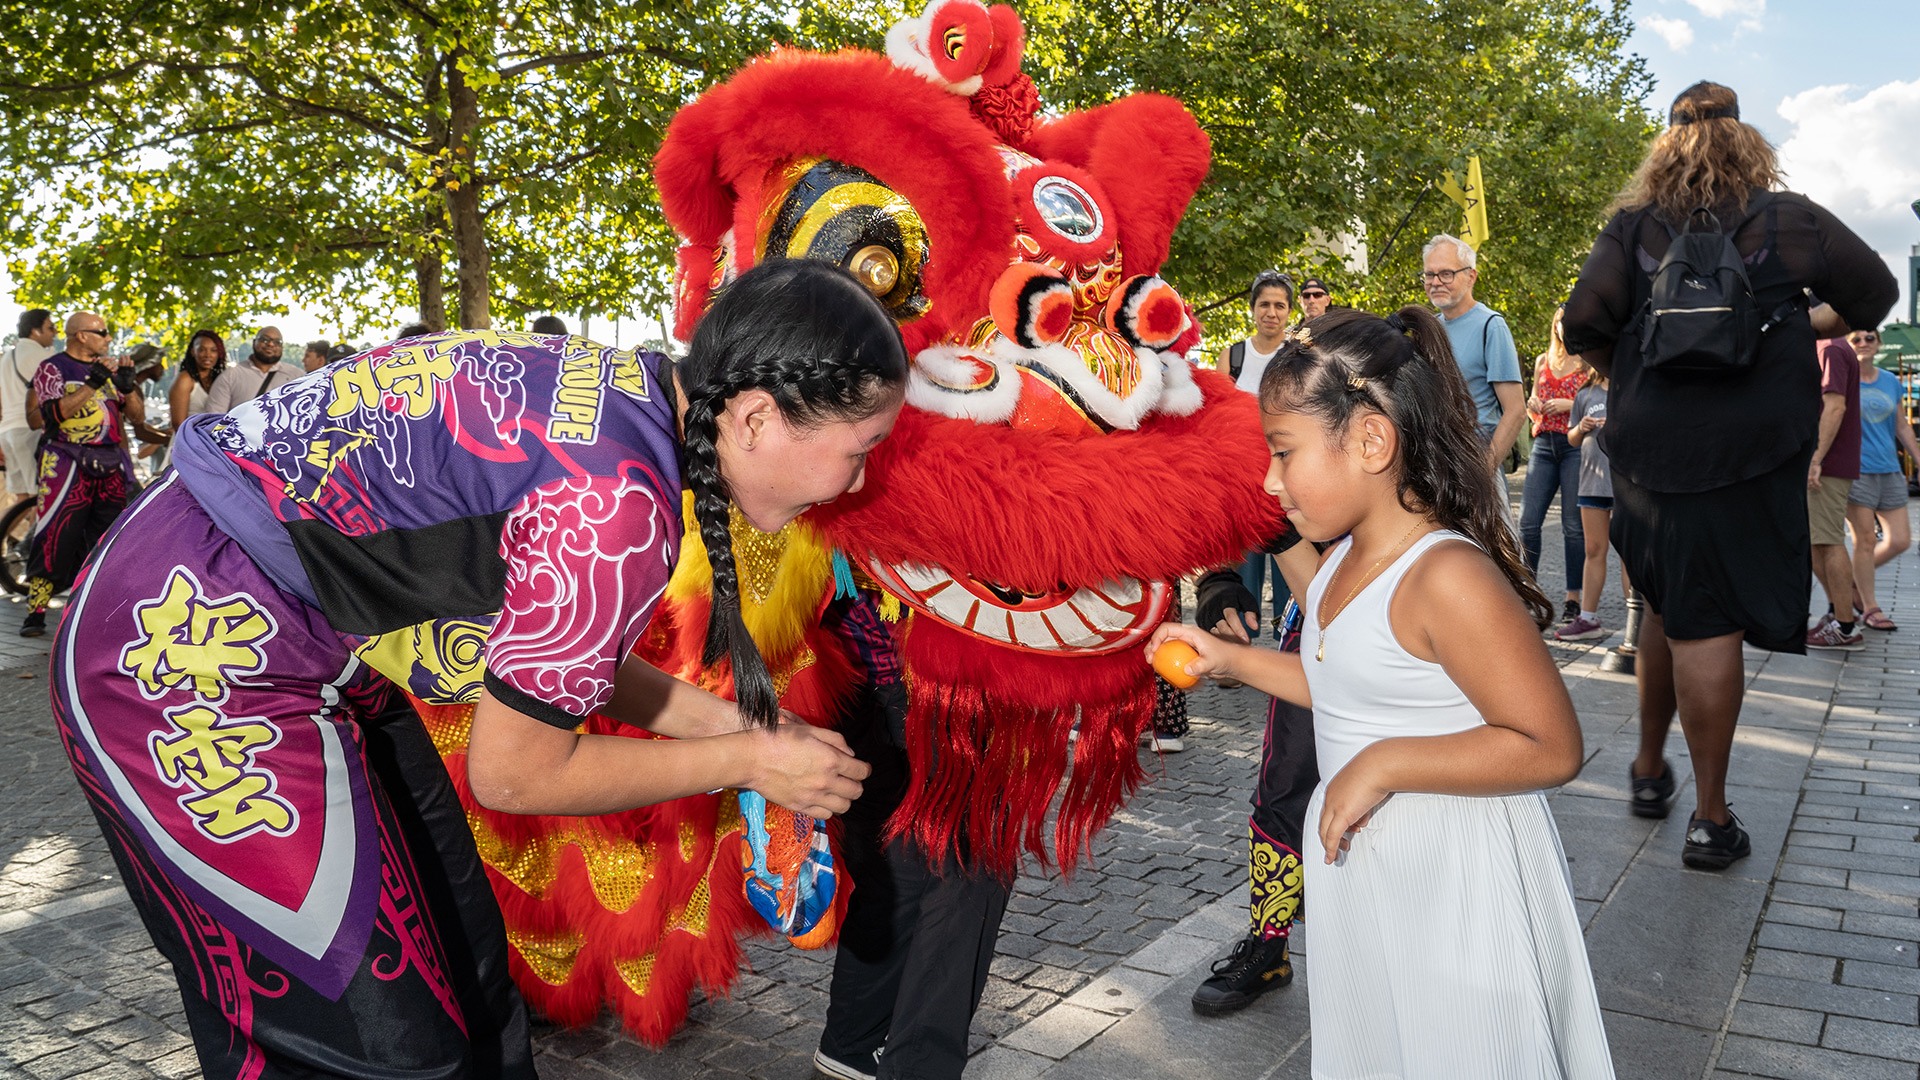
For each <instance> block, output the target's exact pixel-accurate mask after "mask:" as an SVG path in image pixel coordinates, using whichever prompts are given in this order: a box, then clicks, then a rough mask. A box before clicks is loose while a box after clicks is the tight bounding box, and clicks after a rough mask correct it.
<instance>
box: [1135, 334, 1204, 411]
mask: <svg viewBox="0 0 1920 1080" xmlns="http://www.w3.org/2000/svg"><path fill="white" fill-rule="evenodd" d="M1135 351H1136V352H1138V353H1139V354H1140V365H1141V366H1142V367H1145V366H1147V365H1149V364H1160V365H1163V366H1164V367H1165V368H1166V375H1167V380H1166V389H1165V390H1163V391H1162V392H1161V394H1160V409H1159V411H1160V412H1163V413H1166V414H1167V415H1168V416H1192V415H1193V414H1194V413H1196V412H1198V411H1199V409H1200V406H1201V405H1202V404H1204V403H1205V401H1206V396H1205V395H1203V394H1202V393H1201V392H1200V387H1199V386H1198V385H1197V384H1196V383H1194V381H1193V363H1192V362H1191V361H1189V360H1188V359H1187V358H1186V357H1184V356H1181V355H1180V354H1178V353H1171V352H1154V351H1153V350H1152V349H1136V350H1135Z"/></svg>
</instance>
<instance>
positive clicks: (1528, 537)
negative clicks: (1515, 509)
mask: <svg viewBox="0 0 1920 1080" xmlns="http://www.w3.org/2000/svg"><path fill="white" fill-rule="evenodd" d="M1585 385H1587V369H1586V365H1584V364H1582V363H1581V362H1580V360H1579V358H1578V357H1575V356H1573V355H1572V354H1570V353H1568V352H1567V343H1566V342H1565V341H1564V340H1562V339H1561V337H1560V312H1559V310H1557V309H1556V310H1555V311H1554V313H1553V331H1552V340H1551V341H1550V342H1549V343H1548V345H1547V351H1546V352H1543V353H1541V354H1540V355H1539V356H1537V357H1535V358H1534V361H1533V394H1532V396H1530V397H1528V398H1527V415H1529V416H1531V417H1533V456H1532V457H1531V458H1528V459H1527V486H1526V489H1525V492H1524V493H1523V494H1522V496H1521V499H1520V543H1521V546H1522V547H1523V548H1525V549H1526V553H1527V569H1529V570H1532V571H1533V572H1534V573H1535V574H1536V575H1537V574H1538V573H1539V572H1540V526H1541V525H1542V524H1543V523H1544V522H1545V521H1546V520H1547V508H1548V507H1550V506H1552V505H1553V496H1554V493H1556V492H1558V493H1559V495H1560V542H1561V546H1562V547H1563V548H1564V549H1565V555H1566V567H1567V595H1566V603H1565V611H1564V612H1563V613H1562V617H1561V620H1560V621H1561V622H1570V621H1572V619H1573V618H1574V616H1576V615H1578V614H1579V613H1580V570H1581V566H1582V565H1583V562H1584V560H1585V558H1586V535H1585V533H1584V532H1582V531H1581V528H1580V510H1579V509H1578V507H1577V506H1576V503H1577V502H1578V497H1579V495H1580V451H1579V450H1578V449H1577V448H1575V447H1573V446H1569V445H1568V444H1567V417H1568V415H1569V414H1570V413H1572V412H1573V395H1575V394H1577V393H1579V392H1580V388H1581V387H1583V386H1585Z"/></svg>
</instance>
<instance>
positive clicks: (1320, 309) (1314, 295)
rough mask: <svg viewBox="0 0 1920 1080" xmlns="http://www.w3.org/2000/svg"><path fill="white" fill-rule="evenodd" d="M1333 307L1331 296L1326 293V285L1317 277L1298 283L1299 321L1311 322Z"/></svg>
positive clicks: (1329, 293)
mask: <svg viewBox="0 0 1920 1080" xmlns="http://www.w3.org/2000/svg"><path fill="white" fill-rule="evenodd" d="M1332 306H1333V294H1332V293H1331V292H1329V291H1327V283H1326V282H1325V281H1322V280H1321V279H1319V278H1317V277H1310V278H1308V279H1307V280H1305V281H1303V282H1301V283H1300V321H1301V322H1312V321H1313V320H1315V319H1317V318H1319V317H1320V316H1322V315H1325V314H1326V313H1327V309H1328V308H1330V307H1332Z"/></svg>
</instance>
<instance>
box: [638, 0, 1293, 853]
mask: <svg viewBox="0 0 1920 1080" xmlns="http://www.w3.org/2000/svg"><path fill="white" fill-rule="evenodd" d="M969 5H971V7H969ZM973 8H978V5H977V4H973V0H935V2H934V3H933V4H931V5H930V6H929V8H928V9H927V12H926V13H925V14H924V15H923V16H922V17H921V18H920V19H919V20H908V21H907V22H906V23H903V24H902V25H901V26H899V27H896V28H895V32H894V34H893V35H890V37H889V46H888V48H889V56H880V55H876V54H872V53H865V52H858V51H847V52H841V53H838V54H834V55H819V54H809V53H803V52H797V51H782V52H778V53H775V54H774V55H772V56H769V57H767V58H765V59H762V60H759V61H755V62H754V63H752V64H750V65H748V66H747V67H746V68H745V69H743V70H742V71H740V72H739V73H738V74H737V75H735V76H734V77H733V78H732V79H731V80H729V81H728V82H726V83H724V84H722V85H720V86H717V87H714V88H713V89H712V90H710V91H708V92H707V93H706V94H705V95H703V96H702V97H701V98H700V99H699V100H698V101H696V102H694V103H693V104H692V105H690V106H688V107H687V108H685V109H683V110H682V111H681V113H680V114H679V116H677V117H676V118H675V119H674V121H673V123H672V125H671V126H670V127H669V129H668V134H667V138H666V141H665V142H664V144H663V145H662V147H661V150H660V153H659V156H658V158H657V159H656V162H655V179H656V182H657V183H658V185H659V187H660V191H661V197H662V204H663V206H664V207H665V209H666V213H667V217H668V219H669V220H670V221H671V222H672V224H673V225H674V227H675V228H677V229H678V230H680V232H681V233H682V234H683V237H684V239H685V246H684V247H683V249H682V252H681V258H680V261H679V271H678V274H677V280H676V332H677V333H679V334H680V336H681V337H683V338H686V337H689V336H690V334H691V330H692V327H693V324H694V323H695V322H696V321H697V319H698V318H699V315H700V313H701V311H702V310H704V308H705V306H706V304H707V303H708V301H709V299H710V297H711V294H712V292H713V290H714V289H715V288H716V287H720V286H722V285H724V283H725V281H727V280H728V279H730V278H731V277H732V276H733V275H734V274H737V273H738V272H740V271H742V270H744V269H746V268H747V267H749V266H751V265H753V264H754V263H755V262H756V261H758V260H760V259H762V258H770V257H813V258H828V259H834V260H838V261H841V262H843V264H845V265H848V266H849V268H850V269H854V270H856V272H857V273H858V272H861V270H862V266H861V265H859V264H860V260H862V259H863V258H866V257H868V256H872V259H871V263H870V266H871V268H873V269H874V279H873V280H874V282H875V283H874V284H872V285H871V287H873V288H875V291H876V293H877V294H879V295H881V298H882V300H883V302H886V303H887V304H888V305H889V307H890V308H892V309H893V310H895V312H896V317H898V318H899V319H900V320H901V332H902V335H903V337H904V339H905V341H906V344H907V347H908V351H909V353H910V355H912V356H913V358H914V377H913V383H912V385H911V387H910V389H909V395H908V401H909V407H908V408H907V409H906V410H905V412H904V413H903V414H902V416H901V419H900V422H899V424H898V426H897V427H896V429H895V431H894V434H893V436H892V437H891V438H890V439H889V440H888V441H887V442H886V443H884V444H882V445H881V446H880V447H879V448H877V449H876V450H875V452H874V453H873V455H872V456H871V458H870V459H869V466H868V474H867V477H868V479H867V485H866V488H865V489H864V490H863V491H861V492H860V493H858V494H857V495H854V496H848V497H845V498H843V499H841V500H840V501H839V502H836V503H834V504H831V505H829V506H826V507H822V508H820V509H818V510H816V511H814V514H813V517H814V520H815V522H816V524H818V525H819V526H821V527H822V528H823V529H824V531H825V532H826V533H827V534H828V535H829V536H830V537H831V539H832V540H833V541H834V543H835V544H836V545H838V546H839V547H840V548H841V549H842V550H843V551H844V552H846V553H847V555H848V556H849V558H850V559H851V560H852V561H853V562H854V564H855V565H856V566H860V567H862V568H863V569H865V570H867V571H868V572H869V573H871V574H872V576H873V577H874V578H875V579H876V580H877V581H879V582H880V584H881V585H882V586H883V587H885V588H887V589H888V590H889V591H892V592H894V593H895V594H896V595H900V596H902V598H903V599H905V600H906V601H907V602H908V603H909V604H910V605H911V606H913V607H914V609H915V614H914V615H913V616H912V618H911V619H910V621H909V624H908V627H907V630H906V634H905V648H904V651H905V655H906V658H907V662H908V670H909V674H910V681H911V685H912V713H911V716H910V733H909V743H910V745H909V754H910V758H911V760H912V762H913V765H914V769H915V776H914V785H913V788H912V790H911V793H910V794H909V796H908V800H907V803H906V804H905V805H904V806H903V808H902V811H901V813H900V814H899V815H898V816H897V817H896V828H898V829H899V830H900V831H910V832H911V833H912V834H913V835H914V836H915V838H916V839H917V840H919V841H920V842H921V843H922V845H923V846H924V847H926V848H927V849H928V850H929V852H931V853H933V854H935V855H938V854H941V853H945V852H948V851H955V852H958V853H960V854H962V855H963V856H964V857H966V858H968V859H970V860H972V861H975V862H977V863H979V864H981V865H984V866H986V867H987V868H989V869H991V870H993V871H994V872H996V873H999V874H1002V875H1004V876H1011V874H1012V873H1013V872H1014V869H1015V867H1016V866H1017V862H1018V859H1019V856H1020V853H1021V851H1022V850H1024V851H1026V852H1029V853H1031V854H1033V855H1035V856H1036V857H1038V858H1040V859H1041V860H1042V861H1045V860H1046V859H1047V857H1048V856H1047V852H1046V848H1045V845H1044V843H1043V839H1044V838H1043V836H1042V823H1043V822H1044V819H1045V816H1046V812H1047V808H1048V804H1049V802H1050V800H1051V799H1052V798H1053V797H1054V795H1055V794H1056V792H1057V789H1058V787H1059V785H1060V782H1061V775H1062V771H1063V767H1064V765H1065V764H1066V757H1067V742H1066V732H1067V729H1068V727H1069V726H1070V725H1071V724H1072V723H1073V722H1075V720H1076V719H1077V720H1078V723H1079V725H1080V731H1081V740H1080V742H1079V743H1078V749H1077V750H1076V751H1075V759H1074V766H1075V768H1074V776H1073V781H1072V783H1071V784H1070V785H1069V788H1068V791H1067V793H1066V795H1065V797H1064V801H1063V803H1062V809H1061V813H1060V821H1059V825H1058V827H1057V831H1056V836H1055V849H1056V851H1057V853H1058V855H1059V858H1060V859H1061V861H1062V863H1063V864H1065V865H1068V866H1071V865H1072V863H1073V862H1074V860H1075V859H1076V858H1077V857H1078V855H1079V854H1080V853H1081V851H1082V850H1083V849H1084V847H1085V845H1086V843H1087V842H1088V839H1089V837H1090V836H1091V834H1092V832H1093V831H1094V830H1096V829H1097V828H1098V827H1099V826H1100V825H1101V824H1103V823H1104V822H1105V821H1106V819H1107V818H1108V817H1109V816H1110V815H1111V813H1112V812H1113V810H1114V809H1115V808H1116V807H1117V806H1118V805H1119V802H1120V801H1121V799H1122V798H1124V796H1125V794H1126V793H1127V792H1128V791H1130V790H1131V789H1132V788H1133V786H1134V785H1135V784H1137V783H1138V782H1139V781H1140V779H1141V778H1142V776H1143V773H1142V771H1141V769H1140V766H1139V763H1138V761H1137V758H1136V754H1135V749H1134V747H1135V739H1136V738H1137V737H1138V735H1139V734H1140V731H1141V729H1142V727H1143V726H1144V725H1145V724H1146V722H1147V720H1148V718H1149V715H1150V710H1151V704H1152V700H1153V690H1152V683H1151V680H1150V675H1149V669H1148V667H1147V665H1146V663H1145V660H1144V658H1143V657H1142V656H1141V655H1140V652H1139V650H1138V648H1137V644H1138V642H1139V641H1141V640H1142V639H1143V638H1144V635H1145V634H1146V633H1147V632H1148V631H1150V630H1151V628H1152V626H1153V625H1155V624H1156V623H1157V622H1158V621H1160V620H1161V619H1163V618H1164V617H1166V614H1167V597H1168V590H1167V586H1166V583H1167V582H1169V581H1175V580H1177V579H1178V578H1180V577H1181V576H1183V575H1185V574H1188V573H1191V572H1193V571H1194V570H1196V569H1200V568H1205V567H1210V566H1216V565H1221V564H1224V563H1228V562H1232V561H1236V560H1238V559H1239V558H1240V557H1241V556H1242V554H1243V553H1244V552H1245V551H1246V550H1248V549H1250V548H1252V547H1254V546H1257V545H1258V544H1259V543H1260V542H1261V541H1262V540H1264V539H1265V538H1266V537H1267V536H1268V535H1270V534H1271V533H1272V532H1273V531H1274V530H1275V528H1276V527H1277V526H1278V523H1279V515H1278V510H1277V507H1276V505H1275V503H1274V501H1273V500H1272V499H1271V498H1269V497H1267V496H1265V495H1264V494H1263V493H1262V492H1261V488H1260V484H1261V477H1262V475H1263V473H1264V470H1265V463H1266V451H1265V446H1264V444H1263V443H1262V440H1261V436H1260V430H1259V420H1258V411H1257V406H1256V404H1255V402H1254V401H1253V399H1252V398H1251V397H1250V396H1248V395H1245V394H1241V393H1239V392H1237V391H1235V390H1234V389H1233V388H1232V387H1231V385H1230V384H1229V383H1228V382H1227V381H1226V380H1225V378H1224V377H1221V376H1219V375H1217V374H1215V373H1213V372H1211V371H1195V370H1194V369H1193V368H1192V367H1191V366H1190V365H1188V364H1187V362H1186V361H1184V360H1183V359H1181V358H1180V357H1178V356H1176V355H1174V354H1171V353H1157V352H1154V351H1153V350H1152V349H1150V348H1148V347H1146V346H1144V345H1141V344H1139V341H1140V339H1141V338H1142V337H1151V339H1152V340H1156V341H1166V340H1169V339H1171V338H1174V337H1175V336H1176V334H1175V333H1174V331H1178V330H1179V329H1180V327H1179V326H1177V325H1173V324H1174V323H1181V322H1184V321H1185V316H1184V315H1183V314H1182V312H1184V310H1185V308H1184V305H1183V303H1182V302H1181V301H1180V300H1179V297H1178V296H1177V294H1175V293H1174V292H1173V290H1172V289H1171V288H1170V287H1168V286H1166V285H1165V284H1164V283H1159V282H1142V281H1141V279H1142V277H1143V276H1146V275H1154V274H1157V273H1158V271H1159V269H1160V265H1161V263H1162V262H1164V261H1165V259H1166V256H1167V251H1168V247H1169V244H1170V242H1171V239H1172V235H1173V230H1174V228H1175V226H1176V225H1177V224H1178V223H1179V220H1180V217H1181V215H1182V214H1183V213H1184V212H1185V210H1186V207H1187V204H1188V202H1189V201H1190V200H1191V199H1192V197H1193V195H1194V193H1195V191H1196V190H1197V189H1198V187H1199V185H1200V183H1201V181H1202V180H1203V179H1204V177H1205V175H1206V171H1207V164H1208V144H1207V138H1206V136H1205V134H1203V133H1202V132H1201V131H1200V129H1199V126H1198V125H1197V124H1196V123H1195V122H1194V120H1193V118H1192V116H1191V115H1189V114H1188V113H1187V111H1186V109H1185V108H1183V107H1182V106H1181V105H1180V104H1179V102H1177V101H1175V100H1173V99H1171V98H1167V97H1162V96H1158V95H1153V94H1137V95H1133V96H1130V97H1127V98H1123V99H1121V100H1118V101H1115V102H1112V103H1110V104H1107V105H1104V106H1101V107H1099V108H1095V109H1089V110H1086V111H1083V112H1076V113H1071V114H1069V115H1067V116H1064V117H1060V118H1057V119H1053V120H1050V121H1047V122H1038V118H1037V116H1035V115H1034V110H1035V109H1037V100H1036V99H1035V98H1034V95H1033V94H1032V91H1031V86H1030V84H1027V83H1025V81H1024V80H1025V76H1023V75H1021V74H1020V73H1019V71H1018V63H1017V57H1018V52H1019V48H1020V41H1019V24H1018V20H1017V18H1015V17H1014V16H1013V14H1012V12H1011V11H1010V10H1009V9H1005V8H998V7H996V8H994V9H991V11H990V12H989V11H988V9H983V8H982V9H979V10H978V11H975V10H972V9H973ZM941 26H945V27H948V28H949V29H948V30H947V32H946V33H947V36H946V37H945V38H944V39H943V38H941V37H940V36H939V31H938V27H941ZM928 27H934V28H935V29H934V30H933V31H929V30H928V29H927V28H928ZM929 32H931V33H933V34H934V35H935V36H934V37H933V38H932V40H931V41H928V40H926V39H925V38H924V36H922V37H915V35H916V34H920V35H924V34H926V33H929ZM956 35H958V36H956ZM982 35H985V37H984V38H983V37H982ZM943 41H944V42H945V43H946V46H947V47H946V49H945V51H944V53H942V52H939V50H940V46H941V43H942V42H943ZM889 57H891V59H890V58H889ZM929 57H932V59H931V60H930V59H929ZM955 65H959V66H958V67H955ZM967 65H973V66H971V67H969V66H967ZM823 192H824V193H825V194H823ZM763 249H764V250H763ZM882 249H883V250H882ZM876 250H879V251H880V253H879V254H878V255H873V252H875V251H876ZM1003 279H1004V280H1003ZM1136 282H1138V283H1140V284H1141V287H1140V288H1139V289H1138V290H1137V292H1136V295H1139V296H1142V297H1150V298H1151V301H1152V305H1153V306H1152V308H1151V310H1150V311H1146V312H1145V313H1144V314H1143V309H1142V308H1140V307H1139V306H1138V305H1135V306H1134V307H1133V308H1132V309H1128V305H1127V304H1126V303H1125V302H1124V301H1125V299H1126V298H1125V297H1122V298H1121V300H1119V301H1114V296H1115V293H1116V292H1117V291H1120V290H1122V289H1123V287H1128V286H1129V283H1136ZM996 285H998V286H999V288H998V289H996ZM889 290H891V291H889ZM1063 297H1066V298H1068V299H1065V300H1063ZM1110 301H1112V302H1110ZM1023 304H1031V305H1042V304H1044V305H1047V306H1046V308H1045V310H1044V311H1042V310H1041V309H1040V308H1039V307H1037V306H1036V307H1032V308H1027V307H1022V305H1023ZM1123 309H1125V310H1123ZM1067 313H1070V314H1071V318H1068V317H1066V316H1067ZM1133 320H1139V321H1138V322H1135V321H1133ZM1122 321H1126V322H1127V325H1124V326H1122V325H1119V323H1120V322H1122ZM1008 323H1014V324H1016V325H1013V326H1009V325H1007V324H1008ZM1148 327H1151V331H1152V333H1151V334H1150V335H1142V334H1139V333H1138V331H1139V330H1141V329H1146V328H1148ZM1180 336H1183V337H1184V338H1185V339H1187V340H1188V343H1191V327H1189V328H1188V331H1187V332H1186V333H1185V334H1184V335H1180ZM1022 341H1024V342H1025V344H1021V342H1022ZM943 582H944V583H943ZM968 604H972V605H974V606H973V607H972V608H971V609H969V608H968V607H967V605H968ZM1076 620H1077V621H1076ZM1082 624H1084V625H1082ZM996 638H999V639H1004V640H995V639H996ZM963 836H964V840H963V839H962V837H963Z"/></svg>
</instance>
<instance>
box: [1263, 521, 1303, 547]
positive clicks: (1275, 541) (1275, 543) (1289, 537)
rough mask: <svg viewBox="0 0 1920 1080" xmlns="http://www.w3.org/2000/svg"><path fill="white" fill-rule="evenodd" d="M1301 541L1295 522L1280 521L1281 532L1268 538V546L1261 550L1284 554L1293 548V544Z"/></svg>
mask: <svg viewBox="0 0 1920 1080" xmlns="http://www.w3.org/2000/svg"><path fill="white" fill-rule="evenodd" d="M1299 542H1300V532H1299V530H1297V529H1295V528H1294V527H1293V522H1291V521H1282V522H1281V523H1280V532H1279V534H1278V535H1276V536H1274V537H1273V538H1272V539H1270V540H1268V541H1267V543H1266V546H1265V547H1263V548H1261V549H1260V550H1262V551H1264V552H1266V553H1267V554H1269V555H1283V554H1285V553H1286V552H1288V551H1290V550H1292V549H1293V545H1295V544H1297V543H1299Z"/></svg>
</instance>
